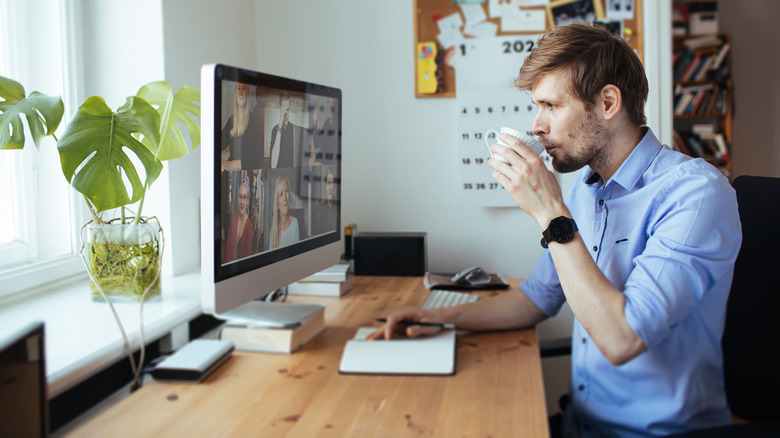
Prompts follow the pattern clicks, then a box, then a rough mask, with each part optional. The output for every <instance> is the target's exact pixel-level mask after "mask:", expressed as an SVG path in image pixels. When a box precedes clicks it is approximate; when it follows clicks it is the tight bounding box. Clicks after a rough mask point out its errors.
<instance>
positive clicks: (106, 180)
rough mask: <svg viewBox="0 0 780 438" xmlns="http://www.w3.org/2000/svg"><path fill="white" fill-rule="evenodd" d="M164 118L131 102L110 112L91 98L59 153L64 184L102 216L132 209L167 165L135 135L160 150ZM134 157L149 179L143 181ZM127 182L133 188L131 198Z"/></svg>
mask: <svg viewBox="0 0 780 438" xmlns="http://www.w3.org/2000/svg"><path fill="white" fill-rule="evenodd" d="M159 127H160V115H159V114H157V111H155V109H154V108H153V107H152V106H151V105H150V104H149V103H148V102H146V101H145V100H143V99H140V98H138V97H128V98H127V101H126V102H125V104H124V105H122V106H121V107H120V108H119V109H117V111H116V113H114V112H113V111H111V108H109V107H108V106H107V105H106V102H105V101H104V100H103V98H102V97H99V96H92V97H90V98H89V99H87V100H86V101H84V103H83V104H82V105H81V106H80V107H79V109H78V111H77V112H76V115H75V116H74V117H73V120H71V121H70V123H68V127H67V129H66V130H65V134H63V136H62V138H61V139H60V141H59V142H58V143H57V149H58V151H59V153H60V163H61V164H62V172H63V173H64V174H65V179H67V180H68V182H70V184H71V185H72V186H73V187H74V188H75V189H76V190H78V191H79V192H80V193H81V194H83V195H84V196H85V197H86V198H87V199H89V200H90V202H92V204H93V205H94V206H95V208H96V209H97V211H98V212H101V211H105V210H109V209H112V208H116V207H122V206H125V205H129V204H133V203H135V202H137V201H138V200H140V199H141V198H142V197H143V195H144V191H145V188H146V187H148V186H149V185H151V184H152V182H154V180H156V179H157V177H158V176H160V172H161V171H162V163H161V162H160V161H159V160H158V159H157V158H155V157H154V154H153V153H152V152H151V151H150V149H149V148H147V147H146V146H144V145H143V144H142V143H141V142H140V141H138V140H137V139H136V138H135V137H134V136H133V133H140V134H142V135H143V137H144V141H148V142H149V143H150V148H151V150H152V151H154V150H157V146H158V142H159V138H160V133H159V131H158V130H159ZM128 153H132V154H133V155H134V156H135V158H136V159H137V161H138V162H140V164H141V165H142V166H143V168H144V172H145V174H146V178H145V181H141V177H140V176H139V173H138V171H137V170H136V168H135V164H134V163H133V161H131V159H130V156H129V155H128ZM124 179H126V180H127V181H128V182H129V183H130V186H131V188H132V193H128V190H127V187H126V186H125V183H124Z"/></svg>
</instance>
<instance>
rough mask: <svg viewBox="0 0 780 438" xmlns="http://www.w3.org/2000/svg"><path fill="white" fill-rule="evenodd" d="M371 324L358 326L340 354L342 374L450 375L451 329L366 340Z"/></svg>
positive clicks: (452, 367) (452, 365)
mask: <svg viewBox="0 0 780 438" xmlns="http://www.w3.org/2000/svg"><path fill="white" fill-rule="evenodd" d="M374 330H376V328H375V327H363V328H360V329H358V331H357V334H355V337H354V338H352V339H350V340H349V341H347V345H346V346H345V347H344V353H343V354H342V356H341V364H340V365H339V372H340V373H342V374H398V375H453V374H455V339H456V338H455V334H456V333H455V330H442V331H440V332H439V333H436V334H435V335H432V336H426V337H421V338H414V339H391V340H389V341H385V340H379V341H366V340H365V337H366V335H367V334H369V333H371V332H373V331H374Z"/></svg>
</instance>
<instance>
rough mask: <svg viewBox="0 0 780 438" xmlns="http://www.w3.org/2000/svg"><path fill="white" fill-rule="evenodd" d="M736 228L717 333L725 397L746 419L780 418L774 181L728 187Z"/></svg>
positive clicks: (779, 214)
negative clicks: (738, 235) (737, 241)
mask: <svg viewBox="0 0 780 438" xmlns="http://www.w3.org/2000/svg"><path fill="white" fill-rule="evenodd" d="M732 186H733V187H734V190H735V191H736V193H737V203H738V205H739V218H740V222H741V224H742V247H741V249H740V251H739V255H738V256H737V261H736V264H735V267H734V281H733V284H732V286H731V294H730V295H729V301H728V307H727V311H726V328H725V332H724V334H723V342H722V344H723V356H724V371H725V379H726V396H727V398H728V402H729V405H730V406H731V410H732V413H733V414H734V415H736V416H738V417H740V418H743V419H745V420H749V421H759V420H768V419H776V418H778V416H780V359H779V358H780V342H778V334H780V330H778V327H780V326H779V325H778V324H780V228H779V227H780V178H769V177H758V176H739V177H737V178H736V179H734V182H733V183H732Z"/></svg>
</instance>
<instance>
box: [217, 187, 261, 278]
mask: <svg viewBox="0 0 780 438" xmlns="http://www.w3.org/2000/svg"><path fill="white" fill-rule="evenodd" d="M248 207H249V183H248V182H247V181H246V180H242V181H241V183H240V184H239V186H238V211H234V212H233V213H232V214H231V215H230V227H229V228H228V235H227V243H226V244H225V254H224V255H223V257H222V263H227V262H230V261H233V260H238V259H241V258H244V257H249V256H250V255H252V237H253V233H254V228H253V226H252V219H250V218H249V210H248Z"/></svg>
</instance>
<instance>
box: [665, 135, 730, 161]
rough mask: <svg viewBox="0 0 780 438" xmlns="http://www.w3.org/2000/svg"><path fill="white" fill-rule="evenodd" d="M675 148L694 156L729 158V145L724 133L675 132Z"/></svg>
mask: <svg viewBox="0 0 780 438" xmlns="http://www.w3.org/2000/svg"><path fill="white" fill-rule="evenodd" d="M673 137H674V149H676V150H678V151H680V152H682V153H684V154H686V155H690V156H692V157H698V158H715V159H726V160H727V159H728V157H729V152H728V151H729V146H728V143H727V142H726V137H725V136H724V135H723V133H720V132H717V133H701V134H699V133H696V132H679V133H678V132H677V131H675V132H674V135H673Z"/></svg>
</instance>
